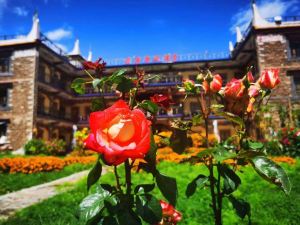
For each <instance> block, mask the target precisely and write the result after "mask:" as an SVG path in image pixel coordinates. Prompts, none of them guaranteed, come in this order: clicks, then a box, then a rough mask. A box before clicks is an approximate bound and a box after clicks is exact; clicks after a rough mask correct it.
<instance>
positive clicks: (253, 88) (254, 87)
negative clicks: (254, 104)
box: [248, 84, 260, 98]
mask: <svg viewBox="0 0 300 225" xmlns="http://www.w3.org/2000/svg"><path fill="white" fill-rule="evenodd" d="M259 91H260V88H259V86H258V85H255V84H252V85H250V87H249V89H248V95H249V97H250V98H253V97H256V96H257V95H258V94H259Z"/></svg>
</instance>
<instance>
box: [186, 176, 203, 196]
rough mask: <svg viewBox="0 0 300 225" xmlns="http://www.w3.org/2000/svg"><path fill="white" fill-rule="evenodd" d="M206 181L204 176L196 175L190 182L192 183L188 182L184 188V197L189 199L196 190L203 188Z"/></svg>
mask: <svg viewBox="0 0 300 225" xmlns="http://www.w3.org/2000/svg"><path fill="white" fill-rule="evenodd" d="M207 181H208V177H207V176H205V175H202V174H200V175H198V176H197V177H196V178H195V179H194V180H192V182H190V183H189V184H188V186H187V188H186V191H185V195H186V197H188V198H189V197H190V196H192V195H193V194H194V193H195V191H196V188H197V187H198V188H202V187H204V185H205V183H206V182H207Z"/></svg>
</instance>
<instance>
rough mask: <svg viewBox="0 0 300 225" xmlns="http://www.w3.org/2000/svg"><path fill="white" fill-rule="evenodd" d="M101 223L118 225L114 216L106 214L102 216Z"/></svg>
mask: <svg viewBox="0 0 300 225" xmlns="http://www.w3.org/2000/svg"><path fill="white" fill-rule="evenodd" d="M101 225H119V223H118V221H117V218H116V217H113V216H107V217H104V220H103V222H102V223H101Z"/></svg>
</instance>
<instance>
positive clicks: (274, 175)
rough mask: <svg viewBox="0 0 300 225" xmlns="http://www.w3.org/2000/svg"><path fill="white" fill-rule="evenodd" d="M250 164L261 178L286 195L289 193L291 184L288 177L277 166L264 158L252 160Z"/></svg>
mask: <svg viewBox="0 0 300 225" xmlns="http://www.w3.org/2000/svg"><path fill="white" fill-rule="evenodd" d="M251 163H252V165H253V167H254V169H255V170H256V172H257V173H258V174H259V175H260V176H261V177H263V178H264V179H265V180H267V181H269V182H270V183H273V184H275V185H277V186H278V187H280V188H281V189H282V190H283V191H284V192H285V193H286V194H289V193H290V191H291V183H290V180H289V177H288V176H287V174H286V172H285V171H284V170H283V169H282V168H281V167H280V166H279V165H278V164H276V163H275V162H273V161H272V160H270V159H268V158H266V157H264V156H257V157H254V158H252V159H251Z"/></svg>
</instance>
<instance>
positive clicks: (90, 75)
mask: <svg viewBox="0 0 300 225" xmlns="http://www.w3.org/2000/svg"><path fill="white" fill-rule="evenodd" d="M84 72H86V74H87V75H89V77H90V78H91V79H92V80H95V78H94V77H93V76H92V74H90V72H89V71H87V70H84Z"/></svg>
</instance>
